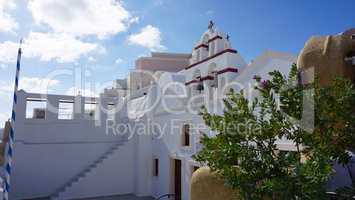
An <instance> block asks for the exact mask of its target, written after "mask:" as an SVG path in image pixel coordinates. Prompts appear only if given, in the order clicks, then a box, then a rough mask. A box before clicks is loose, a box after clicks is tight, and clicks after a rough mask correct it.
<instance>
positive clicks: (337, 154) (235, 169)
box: [195, 65, 355, 200]
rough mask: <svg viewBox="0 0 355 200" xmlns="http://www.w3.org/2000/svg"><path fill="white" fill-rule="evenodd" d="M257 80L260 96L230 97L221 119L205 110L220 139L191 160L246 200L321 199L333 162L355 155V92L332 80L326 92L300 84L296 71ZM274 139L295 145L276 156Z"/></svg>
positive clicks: (211, 139)
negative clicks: (353, 152) (354, 152)
mask: <svg viewBox="0 0 355 200" xmlns="http://www.w3.org/2000/svg"><path fill="white" fill-rule="evenodd" d="M269 74H270V77H271V78H270V80H263V79H262V78H261V77H259V76H255V77H254V79H255V81H256V85H257V86H256V87H255V89H256V91H257V92H258V95H257V97H255V98H254V99H252V100H250V101H249V100H248V99H247V98H246V97H245V95H244V92H243V91H240V92H234V91H231V92H230V93H229V94H228V95H227V98H226V99H225V100H224V104H225V110H224V114H223V115H215V114H210V113H208V112H207V109H203V112H202V116H203V119H204V121H205V123H206V125H207V126H208V127H209V128H210V129H211V130H212V131H215V132H218V133H219V134H218V135H217V136H216V137H207V136H203V138H202V140H201V142H202V144H203V149H202V150H201V151H200V152H199V153H198V154H197V155H196V156H195V159H196V160H197V161H200V162H203V163H207V164H208V166H209V167H210V168H211V169H212V170H214V171H218V172H219V173H220V174H221V175H222V176H223V177H224V178H225V180H226V184H228V185H230V186H232V187H233V188H236V189H238V190H239V192H240V196H241V197H242V198H243V199H253V200H254V199H325V198H326V196H325V187H324V185H325V183H326V182H327V181H328V179H329V177H330V176H331V175H332V173H333V170H332V163H334V162H341V163H347V162H348V161H349V155H348V154H347V150H349V149H355V148H354V145H355V143H354V141H355V114H354V113H355V112H354V111H355V89H354V87H353V85H352V83H351V81H349V80H345V79H342V78H337V79H335V80H334V82H333V84H331V85H330V86H327V87H325V86H324V87H323V86H320V85H319V84H318V81H317V80H316V81H314V83H312V84H309V85H306V86H305V85H300V84H298V83H297V67H296V65H293V66H292V70H291V72H290V74H289V76H288V77H285V76H284V75H282V74H281V73H280V72H278V71H274V72H270V73H269ZM279 139H287V140H290V141H293V142H294V146H295V148H294V151H280V150H279V148H278V146H277V141H278V140H279Z"/></svg>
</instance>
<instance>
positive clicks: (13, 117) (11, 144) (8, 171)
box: [3, 40, 22, 200]
mask: <svg viewBox="0 0 355 200" xmlns="http://www.w3.org/2000/svg"><path fill="white" fill-rule="evenodd" d="M21 44H22V40H21V41H20V47H19V49H18V54H17V64H16V77H15V86H14V100H13V105H12V115H11V126H10V135H9V142H8V145H7V151H6V156H5V158H6V163H5V183H4V198H3V200H8V199H9V191H10V176H11V164H12V156H13V149H14V136H15V129H14V125H15V121H16V111H15V108H16V104H17V90H18V83H19V76H20V66H21V54H22V50H21Z"/></svg>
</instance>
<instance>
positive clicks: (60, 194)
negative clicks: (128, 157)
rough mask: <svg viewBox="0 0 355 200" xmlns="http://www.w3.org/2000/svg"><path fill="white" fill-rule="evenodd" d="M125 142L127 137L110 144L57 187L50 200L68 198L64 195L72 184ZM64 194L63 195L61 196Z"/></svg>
mask: <svg viewBox="0 0 355 200" xmlns="http://www.w3.org/2000/svg"><path fill="white" fill-rule="evenodd" d="M126 142H127V139H124V140H122V141H119V142H117V143H115V144H113V145H112V147H111V148H109V149H108V150H107V151H106V152H104V153H103V154H102V155H101V156H100V157H99V158H97V159H96V160H95V161H93V162H92V163H91V164H90V165H89V166H87V167H86V168H84V169H83V170H82V171H81V172H80V173H78V174H77V175H76V176H74V177H73V178H71V179H70V180H69V181H68V182H67V183H65V184H64V185H63V186H61V187H60V188H58V189H57V190H56V191H55V192H54V193H53V194H52V195H51V196H50V199H51V200H63V199H70V198H67V197H65V196H66V194H65V193H66V192H67V191H68V190H70V189H71V188H72V187H73V186H74V185H77V184H79V183H80V181H81V180H83V179H85V177H87V176H88V175H89V174H91V173H93V172H94V171H95V170H96V169H97V168H98V167H99V166H100V165H101V164H102V163H103V162H104V161H106V160H107V159H108V158H110V157H111V156H112V155H113V154H114V153H115V152H116V151H117V150H118V149H119V148H120V147H121V146H122V145H123V144H124V143H126ZM63 195H64V196H63Z"/></svg>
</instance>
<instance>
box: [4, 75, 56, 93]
mask: <svg viewBox="0 0 355 200" xmlns="http://www.w3.org/2000/svg"><path fill="white" fill-rule="evenodd" d="M59 83H60V81H59V80H56V79H48V78H38V77H21V78H20V82H19V90H21V89H22V90H25V91H26V92H30V93H48V92H50V91H53V87H55V86H57V85H58V84H59ZM13 87H14V86H13V83H6V82H1V86H0V94H1V95H10V94H12V93H13V90H14V88H13Z"/></svg>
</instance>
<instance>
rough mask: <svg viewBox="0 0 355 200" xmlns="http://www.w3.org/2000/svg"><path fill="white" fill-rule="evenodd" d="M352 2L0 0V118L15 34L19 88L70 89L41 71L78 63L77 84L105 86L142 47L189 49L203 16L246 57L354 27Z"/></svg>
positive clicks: (5, 107) (293, 49) (7, 101)
mask: <svg viewBox="0 0 355 200" xmlns="http://www.w3.org/2000/svg"><path fill="white" fill-rule="evenodd" d="M354 7H355V1H353V0H341V1H339V0H337V1H335V0H334V1H333V0H326V1H324V0H322V1H321V0H312V1H306V0H299V1H291V0H289V1H281V0H268V1H264V0H248V1H246V0H244V1H241V0H224V1H222V0H219V1H217V0H214V1H213V0H129V1H128V0H127V1H114V0H61V1H57V0H0V123H1V124H2V122H3V121H4V120H6V119H7V118H8V117H9V111H10V109H11V104H12V102H11V98H10V97H11V90H12V87H13V86H12V84H13V80H14V77H13V76H14V72H15V58H16V48H17V46H18V45H17V43H18V41H19V40H20V38H24V40H25V44H24V45H23V51H24V56H23V60H22V73H21V78H20V79H21V80H22V81H21V83H20V84H21V87H22V88H24V89H26V90H28V91H31V92H38V91H39V92H40V91H42V90H43V88H41V87H40V86H43V85H49V89H48V92H50V93H59V94H70V93H73V91H75V89H76V90H77V89H80V88H82V85H83V84H79V85H78V84H76V82H75V81H74V80H73V79H74V78H73V77H71V76H56V77H53V76H50V77H49V75H48V74H52V73H53V72H56V71H58V70H69V71H70V70H72V71H75V70H78V69H79V70H80V69H86V70H88V71H89V72H88V73H89V75H88V76H87V77H86V79H85V80H83V81H82V83H85V82H87V81H90V82H94V83H95V84H97V85H100V84H101V83H103V84H106V85H107V84H109V83H110V81H112V80H114V79H116V78H123V77H125V76H126V75H127V73H128V72H129V70H130V69H132V68H133V66H134V61H135V59H137V58H138V57H139V56H143V55H148V54H149V52H150V51H168V52H181V53H189V52H190V51H191V49H192V48H193V46H194V44H195V42H196V41H197V40H198V39H199V38H200V36H201V34H202V33H203V32H204V31H205V30H206V29H207V25H208V21H209V20H211V19H212V20H214V21H215V22H216V25H217V27H218V28H219V29H220V30H222V31H224V32H226V33H228V34H229V35H230V36H231V41H232V46H233V47H234V48H235V49H237V50H238V51H239V52H240V53H241V55H242V56H243V57H244V58H245V59H246V60H247V61H250V60H251V59H253V58H255V57H256V56H258V55H260V54H261V53H262V52H263V51H265V50H268V49H271V50H276V51H282V52H289V53H292V54H295V55H296V54H297V53H298V52H299V51H300V49H301V48H302V47H303V45H304V43H305V41H306V40H307V39H308V38H309V37H310V36H312V35H327V34H336V33H339V32H341V31H344V30H346V29H348V28H351V27H355V12H354ZM90 74H91V75H90ZM100 88H101V87H100ZM91 92H96V93H98V92H99V91H86V93H87V94H89V93H91ZM84 93H85V92H84Z"/></svg>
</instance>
